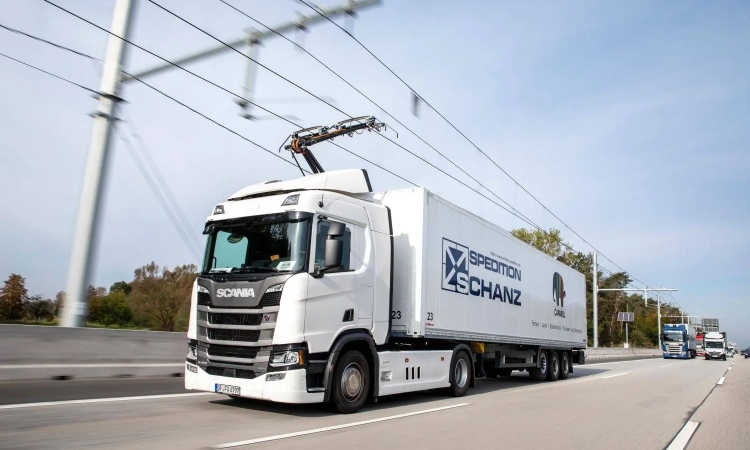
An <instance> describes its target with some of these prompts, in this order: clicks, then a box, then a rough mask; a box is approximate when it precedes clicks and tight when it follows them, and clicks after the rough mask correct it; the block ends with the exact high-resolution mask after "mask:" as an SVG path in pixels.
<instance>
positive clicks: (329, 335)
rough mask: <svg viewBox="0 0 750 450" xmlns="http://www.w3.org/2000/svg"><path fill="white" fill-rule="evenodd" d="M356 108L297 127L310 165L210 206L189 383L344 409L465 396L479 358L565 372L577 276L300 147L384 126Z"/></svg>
mask: <svg viewBox="0 0 750 450" xmlns="http://www.w3.org/2000/svg"><path fill="white" fill-rule="evenodd" d="M354 121H359V123H355V122H354ZM354 121H348V122H347V123H348V124H349V125H346V124H344V123H340V124H337V125H335V126H333V127H327V128H321V129H316V130H317V131H310V130H303V132H300V134H299V135H293V136H292V141H291V142H292V143H291V144H290V145H288V146H286V147H285V148H287V149H291V151H293V152H294V153H295V154H296V155H301V156H303V157H304V159H305V160H306V161H307V162H308V164H309V166H310V169H311V171H312V172H313V175H309V176H305V177H302V178H298V179H293V180H288V181H269V182H265V183H259V184H255V185H251V186H248V187H246V188H244V189H241V190H240V191H238V192H236V193H235V194H233V195H231V196H229V198H227V199H226V201H222V202H220V203H219V204H218V205H216V206H215V207H214V208H213V209H212V211H213V212H212V214H211V215H210V216H209V217H208V218H207V220H206V225H205V229H204V234H205V235H206V238H207V244H206V251H205V259H204V262H203V265H202V268H201V273H200V274H199V276H198V278H197V280H196V282H195V285H194V288H193V292H192V300H191V309H190V322H189V329H188V336H187V337H188V349H187V350H188V355H187V366H186V371H185V387H186V388H187V389H192V390H199V391H209V392H218V393H222V394H225V395H229V396H231V397H246V398H253V399H263V400H269V401H276V402H286V403H317V402H330V403H332V405H333V406H334V407H335V409H337V410H338V411H339V412H342V413H352V412H355V411H358V410H359V409H360V408H362V406H363V405H364V404H365V403H366V402H368V401H375V400H377V399H378V398H379V397H383V396H387V395H392V394H399V393H405V392H413V391H421V390H431V389H442V390H444V391H445V392H448V393H450V394H451V395H454V396H459V397H460V396H463V395H465V394H466V393H467V391H468V390H469V389H470V388H471V387H473V386H474V383H475V379H476V376H477V373H480V372H482V371H483V372H485V373H486V374H487V376H489V377H498V376H503V377H507V376H511V373H512V372H513V371H519V372H526V373H527V374H528V376H529V377H530V378H531V379H532V380H535V381H544V380H548V381H555V380H558V379H566V378H568V377H569V375H570V373H572V371H573V364H574V363H576V364H583V362H584V351H585V349H586V332H585V330H586V328H587V327H586V289H585V278H584V275H583V274H581V273H579V272H577V271H576V270H574V269H572V268H570V267H568V266H566V265H565V264H563V263H561V262H559V261H557V260H555V259H554V258H551V257H549V256H547V255H546V254H544V253H542V252H540V251H538V250H536V249H534V248H533V247H531V246H529V245H527V244H525V243H523V242H521V241H519V240H518V239H516V238H514V237H513V236H512V235H510V234H508V233H507V232H505V231H503V230H502V229H501V228H499V227H498V226H495V225H493V224H492V223H490V222H487V221H486V220H484V219H482V218H480V217H477V216H475V215H473V214H471V213H469V212H467V211H465V210H464V209H462V208H460V207H459V206H457V205H454V204H452V203H450V202H448V201H446V200H444V199H442V198H440V197H438V196H436V195H434V194H433V193H431V192H429V191H427V190H425V189H423V188H418V187H414V188H407V189H401V190H394V191H383V192H373V189H372V187H371V185H370V180H369V178H368V175H367V172H365V171H364V170H359V169H352V170H340V171H334V172H324V171H323V170H322V167H320V164H319V163H318V162H317V160H316V159H315V158H314V156H312V153H310V151H309V146H311V145H313V144H315V143H317V142H322V141H323V140H325V138H329V137H330V136H334V135H335V136H339V135H341V134H345V132H351V131H356V130H361V129H367V130H370V131H379V130H380V129H379V128H378V126H379V125H378V124H377V123H376V122H374V119H372V118H369V119H367V118H358V119H354ZM342 130H343V131H342ZM488 255H491V256H488ZM478 352H481V354H480V353H478ZM520 376H527V375H525V374H521V375H520Z"/></svg>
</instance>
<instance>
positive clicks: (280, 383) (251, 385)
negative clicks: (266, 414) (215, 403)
mask: <svg viewBox="0 0 750 450" xmlns="http://www.w3.org/2000/svg"><path fill="white" fill-rule="evenodd" d="M186 364H187V365H190V366H192V367H188V366H187V365H186V368H185V389H189V390H194V391H206V392H216V384H226V385H229V386H239V388H240V395H239V396H240V397H244V398H254V399H258V400H269V401H273V402H281V403H321V402H323V397H324V393H323V392H307V381H306V371H305V369H297V370H287V371H285V372H272V373H267V374H263V375H260V376H258V377H256V378H253V379H250V380H249V379H243V378H233V377H222V376H216V375H210V374H208V373H206V372H205V371H204V370H203V369H201V368H200V367H199V366H196V365H192V364H190V363H189V362H188V363H186ZM190 369H195V370H196V371H195V372H193V371H192V370H190ZM279 373H283V374H285V375H284V378H283V379H282V380H274V381H267V377H268V376H269V375H278V374H279Z"/></svg>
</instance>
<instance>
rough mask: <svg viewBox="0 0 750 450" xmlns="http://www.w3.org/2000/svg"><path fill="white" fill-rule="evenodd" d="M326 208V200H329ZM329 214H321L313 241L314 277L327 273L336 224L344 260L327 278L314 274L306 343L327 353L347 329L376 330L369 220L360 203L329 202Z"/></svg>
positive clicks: (327, 209)
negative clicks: (340, 231) (332, 225)
mask: <svg viewBox="0 0 750 450" xmlns="http://www.w3.org/2000/svg"><path fill="white" fill-rule="evenodd" d="M324 204H326V202H325V201H324ZM327 204H328V207H327V208H326V211H325V212H324V213H319V214H316V217H315V221H314V223H313V236H312V242H311V249H310V250H311V258H312V260H311V262H310V268H311V273H314V272H315V271H317V270H319V269H322V268H323V265H324V260H325V245H326V240H327V238H328V229H329V227H330V223H331V222H332V221H335V222H342V223H343V224H344V225H345V226H346V228H345V231H344V235H343V236H341V237H337V238H336V239H337V240H341V241H343V244H344V245H343V247H344V251H343V257H342V263H341V266H340V267H339V268H338V269H335V270H330V271H326V272H325V273H323V276H314V275H312V274H311V277H310V282H309V284H308V292H307V302H306V306H305V340H306V341H307V343H308V345H309V347H310V352H313V353H315V352H326V351H328V350H329V349H330V346H331V345H332V344H333V341H334V340H335V339H336V337H337V336H338V335H339V334H340V333H341V332H342V331H345V330H347V329H354V328H358V329H365V330H370V329H371V328H372V309H373V288H372V286H373V279H372V277H373V271H372V270H371V267H372V265H371V264H370V261H369V259H370V258H371V254H372V252H371V251H369V250H368V249H369V248H370V245H368V241H369V239H368V237H367V234H368V233H369V228H370V227H369V220H368V217H367V214H366V212H365V210H364V208H363V207H362V206H361V205H360V204H359V203H358V201H356V200H354V199H350V198H343V199H340V200H336V201H331V200H329V201H328V202H327Z"/></svg>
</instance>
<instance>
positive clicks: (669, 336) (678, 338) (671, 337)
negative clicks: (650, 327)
mask: <svg viewBox="0 0 750 450" xmlns="http://www.w3.org/2000/svg"><path fill="white" fill-rule="evenodd" d="M664 340H665V341H669V342H682V333H679V332H678V333H674V332H672V333H664Z"/></svg>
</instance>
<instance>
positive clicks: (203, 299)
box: [198, 292, 211, 306]
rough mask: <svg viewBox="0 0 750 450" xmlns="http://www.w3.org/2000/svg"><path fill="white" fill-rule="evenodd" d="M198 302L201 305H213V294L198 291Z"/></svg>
mask: <svg viewBox="0 0 750 450" xmlns="http://www.w3.org/2000/svg"><path fill="white" fill-rule="evenodd" d="M198 304H199V305H201V306H211V295H210V294H208V293H206V292H198Z"/></svg>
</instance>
